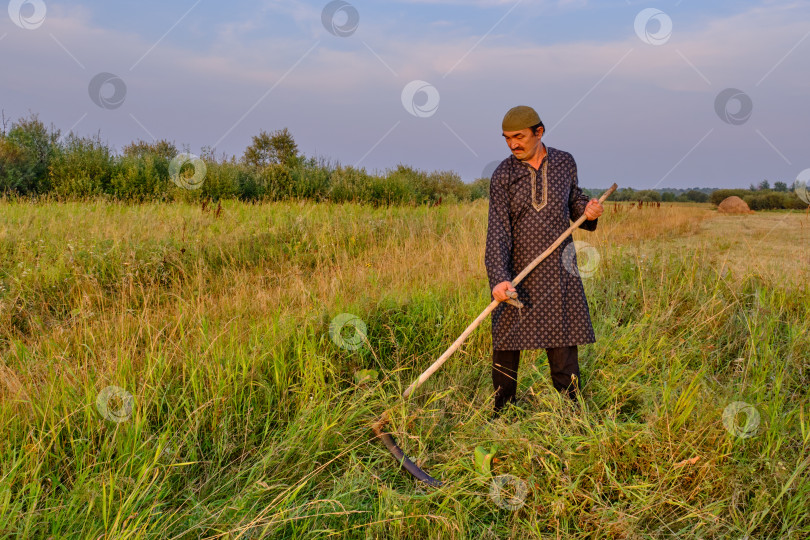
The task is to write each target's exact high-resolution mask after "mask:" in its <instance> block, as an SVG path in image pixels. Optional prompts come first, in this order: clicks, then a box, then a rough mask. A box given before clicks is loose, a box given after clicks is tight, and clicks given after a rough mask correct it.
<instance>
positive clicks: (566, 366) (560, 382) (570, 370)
mask: <svg viewBox="0 0 810 540" xmlns="http://www.w3.org/2000/svg"><path fill="white" fill-rule="evenodd" d="M546 355H547V356H548V365H549V368H550V370H551V382H552V384H553V385H554V388H556V389H557V391H559V392H560V393H561V394H562V395H564V396H568V397H569V398H571V399H574V400H576V393H577V392H579V390H580V388H579V361H578V358H577V356H578V351H577V346H576V345H574V346H573V347H554V348H550V349H546ZM519 365H520V351H492V384H493V385H494V386H495V411H496V412H497V411H500V410H501V409H502V408H503V406H504V405H506V403H507V402H509V401H512V402H514V401H515V394H516V393H517V373H518V366H519ZM572 375H574V376H576V379H575V380H574V381H572V380H571V376H572Z"/></svg>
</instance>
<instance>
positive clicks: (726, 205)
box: [717, 195, 754, 214]
mask: <svg viewBox="0 0 810 540" xmlns="http://www.w3.org/2000/svg"><path fill="white" fill-rule="evenodd" d="M717 211H718V212H722V213H724V214H753V213H754V211H753V210H751V209H750V208H749V207H748V203H746V202H745V201H744V200H742V199H741V198H739V197H737V196H736V195H732V196H731V197H726V198H725V199H723V202H721V203H720V205H719V206H718V207H717Z"/></svg>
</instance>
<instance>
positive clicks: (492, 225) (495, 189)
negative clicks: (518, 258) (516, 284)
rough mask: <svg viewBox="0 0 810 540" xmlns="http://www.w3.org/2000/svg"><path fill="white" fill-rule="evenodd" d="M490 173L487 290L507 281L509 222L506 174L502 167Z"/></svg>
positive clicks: (510, 233) (509, 251)
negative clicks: (488, 286) (488, 284)
mask: <svg viewBox="0 0 810 540" xmlns="http://www.w3.org/2000/svg"><path fill="white" fill-rule="evenodd" d="M500 169H501V170H500V171H499V170H496V171H495V172H494V173H493V174H492V180H491V182H490V184H489V217H488V218H487V245H486V252H485V254H484V264H485V265H486V268H487V275H488V277H489V283H490V289H492V288H493V287H495V285H497V284H498V283H501V282H503V281H511V280H512V273H511V266H512V265H511V259H512V224H511V221H510V217H509V197H508V193H507V191H506V187H505V184H506V181H507V179H508V173H507V172H506V169H505V168H504V167H501V168H500Z"/></svg>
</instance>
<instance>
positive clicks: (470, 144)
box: [0, 0, 810, 185]
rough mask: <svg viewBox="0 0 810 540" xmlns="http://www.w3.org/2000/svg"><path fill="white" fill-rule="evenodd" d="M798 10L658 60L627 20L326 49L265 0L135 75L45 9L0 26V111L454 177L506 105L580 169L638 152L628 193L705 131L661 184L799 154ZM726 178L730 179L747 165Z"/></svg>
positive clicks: (88, 30)
mask: <svg viewBox="0 0 810 540" xmlns="http://www.w3.org/2000/svg"><path fill="white" fill-rule="evenodd" d="M407 3H426V2H419V0H411V2H407ZM565 3H566V2H548V3H546V4H549V5H551V4H553V5H561V4H565ZM480 4H481V5H484V4H486V5H491V6H492V7H497V6H500V5H501V3H499V2H495V1H492V2H486V1H484V2H481V3H480ZM511 5H513V3H511V2H507V3H503V6H511ZM804 6H805V4H795V5H790V6H788V5H780V6H773V5H769V6H767V7H757V8H754V9H750V10H748V11H745V12H741V13H739V14H737V15H734V16H731V17H725V18H716V19H706V20H704V21H702V22H701V23H700V24H691V25H689V26H687V25H685V24H681V23H680V20H679V18H678V17H677V16H676V14H673V15H672V16H673V23H674V31H673V35H672V38H671V39H670V41H669V42H667V44H666V45H663V46H659V47H656V46H650V45H647V44H645V43H642V42H641V41H640V40H639V39H638V38H637V37H636V36H635V34H634V33H633V31H632V20H629V21H628V24H627V33H626V35H625V36H624V37H623V38H621V39H614V40H611V41H604V40H603V41H596V40H593V41H584V40H583V41H574V42H572V41H568V42H564V43H521V44H515V42H514V40H513V38H512V37H511V36H510V35H509V33H508V32H507V30H506V26H504V28H502V29H499V28H496V29H495V30H494V31H492V33H491V34H489V35H487V36H486V38H485V39H483V40H482V39H481V37H482V35H483V34H482V33H480V32H479V33H467V34H462V32H463V29H458V28H457V29H455V30H454V31H453V32H448V31H447V27H446V26H442V25H438V26H435V27H433V28H427V27H424V26H420V27H419V32H415V31H414V30H413V28H411V27H410V26H409V25H404V24H401V21H398V20H384V19H380V20H375V21H371V20H367V19H363V18H361V21H362V22H361V30H362V31H360V30H359V31H358V32H357V33H356V34H355V35H353V36H351V37H350V38H337V37H335V36H332V35H330V34H328V33H327V32H326V31H325V29H324V28H323V26H322V25H321V21H320V10H319V9H317V8H314V7H312V6H308V5H306V4H302V3H299V2H293V1H290V0H266V1H265V2H264V3H263V4H261V8H260V10H259V12H257V13H256V14H254V16H252V17H251V18H250V19H246V20H244V21H225V22H221V23H219V24H218V25H216V26H215V27H214V29H213V32H212V34H211V43H210V46H209V47H208V48H207V49H204V50H203V49H199V48H192V47H183V46H180V45H178V44H177V43H178V42H175V41H171V40H169V39H167V40H165V41H163V42H161V43H160V45H159V46H157V47H156V48H155V49H154V50H152V51H151V52H150V53H149V54H148V55H147V56H146V57H145V58H144V59H143V61H141V62H140V63H139V64H138V65H137V67H135V69H131V68H132V66H133V64H134V63H135V62H136V61H137V60H138V59H139V58H141V57H142V56H143V55H144V53H145V52H146V51H148V50H149V49H150V47H152V46H153V45H154V42H153V41H151V40H149V39H146V38H144V37H142V36H139V35H138V34H136V33H134V32H131V33H122V32H114V31H111V30H108V29H105V28H101V27H98V26H96V25H94V24H93V23H92V22H91V17H90V15H91V14H90V13H89V12H88V11H87V10H86V9H83V8H81V7H80V6H77V7H75V8H70V9H67V8H59V6H56V7H55V8H54V9H52V10H50V11H49V15H48V20H47V24H46V25H44V26H43V27H42V28H41V29H40V30H37V31H28V32H26V31H14V30H13V29H12V31H9V35H8V36H7V37H6V38H5V39H4V40H3V41H0V50H3V51H9V50H10V51H13V53H11V54H8V53H7V52H4V53H3V54H2V55H0V69H2V70H3V72H4V84H3V90H4V95H3V106H4V107H11V109H13V110H14V111H17V112H18V113H24V112H25V111H27V110H28V109H31V110H34V111H38V112H40V113H42V117H43V119H46V120H48V121H50V120H53V121H54V122H55V123H57V125H59V126H60V127H62V128H63V129H67V128H68V127H69V126H70V125H72V124H73V123H74V122H76V120H77V119H78V118H79V117H80V116H81V115H82V114H84V113H87V116H86V117H85V118H84V120H82V121H81V123H80V124H79V125H78V126H77V130H78V131H80V132H83V133H88V132H91V133H92V132H95V131H96V130H98V129H100V130H101V131H102V133H103V134H104V135H106V136H108V137H110V140H111V141H113V142H115V143H116V144H117V145H118V146H119V147H120V146H122V145H123V144H125V143H126V142H129V141H131V140H133V139H135V138H137V137H144V138H148V134H147V131H148V132H149V133H152V134H154V135H155V136H157V137H159V138H163V137H166V138H169V139H175V140H177V141H178V143H188V144H189V145H190V146H192V147H193V148H195V149H196V148H199V147H200V146H203V145H210V144H213V143H214V142H215V141H218V140H220V139H222V137H223V135H224V134H225V133H226V132H228V130H231V128H233V129H232V131H231V132H230V133H229V134H228V135H227V137H225V138H224V139H222V143H221V144H220V147H219V149H220V150H224V151H227V152H229V153H234V154H239V153H241V150H242V149H243V148H244V147H245V146H246V144H248V143H249V139H250V136H251V135H253V134H255V133H257V132H258V130H259V129H277V128H281V127H283V126H289V127H290V128H291V130H292V132H293V134H294V135H295V136H296V140H297V141H298V142H299V146H300V147H301V148H302V150H303V151H305V152H308V153H310V154H312V153H314V152H315V151H318V152H320V153H322V154H325V155H327V156H331V157H333V158H335V159H339V160H341V161H343V162H349V163H351V162H354V161H355V160H357V159H359V158H361V157H362V156H363V155H365V154H366V153H367V151H368V150H369V149H370V148H372V146H374V145H375V144H377V146H376V147H375V149H374V151H373V152H372V153H370V154H369V155H368V157H367V159H366V161H365V162H364V164H365V165H367V166H369V167H370V168H374V167H384V166H393V165H394V164H396V163H397V162H400V161H401V162H406V163H412V164H414V165H416V166H418V167H421V168H426V169H433V168H441V169H451V168H452V169H456V170H460V171H461V172H462V174H463V175H464V176H465V178H467V179H471V178H472V177H474V176H475V175H477V174H478V173H479V172H480V170H481V169H482V168H483V166H484V165H485V164H486V163H488V162H489V161H491V160H492V159H495V158H498V157H503V156H502V153H503V151H504V148H503V144H502V141H500V140H499V138H498V133H497V125H498V122H499V121H500V116H502V114H503V111H505V110H506V109H507V108H508V106H511V105H512V104H515V103H529V104H537V105H538V106H539V107H540V106H542V108H543V112H542V113H541V116H543V118H544V121H545V122H546V124H547V125H549V126H551V125H554V124H557V123H559V126H558V128H557V129H556V130H554V132H553V137H554V139H553V140H554V141H555V144H557V143H559V144H563V145H573V144H575V145H577V146H578V147H579V148H581V149H582V150H583V154H585V155H584V156H583V158H582V159H580V160H578V162H579V163H580V165H581V170H582V171H583V172H584V173H588V172H591V173H592V172H594V171H597V170H598V169H599V167H611V168H613V169H614V170H622V169H621V167H624V166H626V165H623V164H622V163H621V158H622V156H623V155H624V154H626V153H627V152H628V151H629V150H628V149H631V148H634V149H639V148H643V149H647V154H648V156H647V157H646V158H644V159H643V160H642V161H641V162H639V163H637V164H635V166H634V167H632V168H628V169H627V170H626V171H623V173H624V174H627V175H633V176H632V178H634V179H638V180H639V181H640V179H643V178H652V179H653V180H656V181H657V180H658V178H660V177H661V176H662V175H663V174H664V173H666V172H667V170H669V169H670V168H671V167H672V166H673V165H674V164H675V163H676V162H678V160H679V159H680V158H681V157H682V156H683V155H684V154H685V153H686V151H688V150H689V149H690V148H691V146H692V145H694V143H695V142H697V141H698V140H700V138H701V137H702V136H703V135H704V134H705V133H706V132H707V131H708V129H710V128H713V129H715V130H716V133H717V134H718V135H717V136H715V135H712V136H710V137H708V138H707V139H706V140H705V142H704V143H702V144H701V146H700V148H698V149H696V150H695V151H694V152H693V154H692V155H691V156H690V158H689V159H688V160H685V161H684V162H683V164H681V165H680V166H679V167H678V169H676V170H675V171H674V172H673V173H672V174H671V176H670V177H669V178H670V179H671V180H672V181H673V182H674V181H676V180H678V179H679V178H682V177H685V176H686V175H691V177H694V174H695V171H696V170H699V169H700V165H699V163H701V160H703V161H702V163H703V166H704V167H705V168H707V169H708V168H713V167H714V168H717V167H718V166H717V165H716V164H714V163H713V162H712V164H711V165H707V163H708V162H709V160H711V159H712V158H711V156H708V157H707V156H703V155H702V154H701V152H703V150H704V148H705V149H706V150H708V149H711V150H712V151H713V152H715V153H716V154H717V155H718V156H722V157H723V158H724V159H728V158H729V156H733V155H734V152H738V151H739V150H740V149H742V148H749V149H750V148H752V147H755V148H757V151H758V152H760V155H762V153H763V152H764V153H765V154H766V155H767V156H768V159H770V158H773V159H774V160H775V163H776V165H774V164H773V163H771V162H770V161H769V163H768V166H779V165H780V163H781V161H782V160H781V159H780V158H779V157H778V155H776V153H774V152H773V151H772V150H771V149H770V148H766V147H764V146H763V145H764V144H765V143H764V141H763V140H762V138H761V137H760V136H758V135H757V134H756V132H755V131H754V129H759V130H760V131H761V133H763V134H765V135H767V137H768V139H769V140H770V141H772V142H773V143H774V144H775V145H776V146H777V147H778V148H779V149H780V151H781V152H782V153H783V154H784V155H786V156H788V157H789V158H790V157H791V156H795V155H803V154H801V153H800V152H801V151H802V150H800V148H799V142H797V141H800V140H802V139H801V137H802V136H803V134H802V133H801V126H802V125H806V123H807V122H808V121H810V118H808V112H807V111H806V107H804V106H803V103H804V97H803V96H805V95H806V94H807V92H808V90H810V88H808V86H810V80H808V78H807V77H806V73H807V72H808V68H809V67H810V65H808V58H809V57H810V55H808V54H807V48H808V47H810V38H808V39H807V40H805V41H804V42H803V43H800V40H801V39H802V37H803V36H805V35H806V33H807V26H806V13H805V12H804V11H803V10H804ZM507 9H508V8H507ZM279 17H282V18H287V19H289V20H291V21H293V22H294V23H295V25H296V28H297V30H294V31H290V32H287V33H285V34H284V35H277V34H276V35H266V34H265V33H264V32H263V29H264V27H265V26H264V25H263V22H262V21H263V19H262V18H271V19H273V18H276V19H277V18H279ZM285 20H286V19H285ZM450 22H452V21H450ZM0 34H2V32H0ZM50 34H52V35H53V38H55V39H56V40H58V41H59V42H60V43H61V44H63V45H64V47H65V48H66V49H67V50H68V51H69V53H70V54H72V55H73V56H74V57H75V58H76V59H77V60H79V61H80V62H81V63H82V64H83V65H84V66H85V68H86V69H81V68H80V67H79V66H78V65H77V63H76V62H74V60H72V59H71V57H70V56H69V54H68V53H67V52H65V51H64V50H62V48H61V47H60V45H58V44H57V43H56V41H55V40H54V39H52V38H51V36H50ZM316 43H317V46H315V47H314V48H313V46H314V45H315V44H316ZM797 43H799V45H798V46H796V45H797ZM794 47H795V50H794V51H793V52H792V53H790V54H787V53H788V51H790V50H791V48H794ZM307 51H310V52H309V54H307V55H306V56H304V55H305V53H307ZM786 54H787V56H786ZM777 64H778V65H777ZM294 66H295V67H294ZM451 70H452V71H451ZM101 71H109V72H112V73H115V74H117V75H119V76H120V77H121V78H122V79H123V80H124V81H125V82H126V83H127V86H128V93H127V99H126V102H125V104H124V105H123V106H122V107H121V109H119V110H116V111H104V110H100V109H99V108H97V107H95V106H94V105H93V104H92V103H91V101H90V100H89V98H88V95H87V85H88V82H89V80H90V78H91V77H92V76H93V75H95V74H96V73H98V72H101ZM769 71H770V74H768V75H767V77H765V78H764V79H763V76H765V75H766V74H767V73H768V72H769ZM448 72H449V74H448ZM414 79H419V80H425V81H428V82H429V83H431V84H433V85H435V86H436V88H437V89H438V91H439V92H440V94H441V102H440V106H439V111H438V113H437V114H436V115H435V116H434V117H431V118H429V119H416V118H413V117H410V116H409V115H408V114H407V112H405V111H404V109H403V107H402V105H401V100H400V93H401V91H402V89H403V88H404V87H405V85H406V84H407V83H408V82H410V81H411V80H414ZM707 80H708V81H709V82H707ZM760 81H761V82H760ZM730 86H733V87H739V88H741V89H743V90H745V91H746V92H749V93H750V94H751V96H752V98H753V100H754V111H755V112H754V115H753V116H752V120H751V123H750V124H749V125H746V126H744V129H740V130H736V131H730V130H726V131H722V132H721V130H725V129H726V126H724V125H723V124H721V123H720V122H719V120H718V119H717V118H716V117H715V116H714V113H713V109H712V102H713V99H714V96H715V95H716V94H717V93H718V92H719V91H720V90H722V89H723V88H726V87H730ZM271 89H272V91H271ZM249 111H250V112H249ZM7 112H9V109H7ZM133 117H134V118H135V119H137V122H136V121H135V120H133ZM243 117H244V118H243ZM754 122H758V123H757V124H756V126H754ZM392 126H396V127H395V128H392ZM448 126H449V128H448ZM493 126H495V128H493ZM144 128H145V129H144ZM749 128H750V129H749ZM392 129H393V131H390V134H389V135H388V136H387V137H385V139H384V140H383V141H380V138H381V137H383V135H385V134H386V133H389V130H392ZM451 129H452V132H451V131H450V130H451ZM746 129H747V130H748V131H745V130H746ZM606 133H610V134H611V135H610V136H609V137H607V138H606ZM550 136H551V134H550ZM752 141H753V142H752ZM470 149H472V151H474V152H475V153H476V154H478V155H477V156H475V155H473V154H472V152H471V150H470ZM768 153H770V154H768ZM587 156H592V157H591V158H588V157H587ZM724 166H725V165H724ZM756 166H759V165H758V164H757V165H756ZM781 166H784V164H782V165H781ZM736 167H738V168H737V169H735V170H737V171H738V172H729V173H728V174H729V176H732V175H735V176H739V175H740V172H739V171H742V170H743V169H744V165H736ZM631 169H632V170H631ZM662 169H663V170H662ZM720 170H722V168H720ZM751 170H752V171H753V172H751V174H760V173H759V171H758V170H757V169H756V167H754V168H752V169H751ZM785 170H786V169H785ZM682 175H683V176H682ZM690 185H694V182H690ZM745 185H747V183H746V184H745Z"/></svg>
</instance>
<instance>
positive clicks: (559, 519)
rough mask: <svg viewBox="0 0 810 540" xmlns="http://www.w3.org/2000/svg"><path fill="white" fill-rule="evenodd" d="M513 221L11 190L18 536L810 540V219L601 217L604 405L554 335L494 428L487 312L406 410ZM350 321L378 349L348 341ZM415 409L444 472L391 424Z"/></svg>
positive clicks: (482, 287)
mask: <svg viewBox="0 0 810 540" xmlns="http://www.w3.org/2000/svg"><path fill="white" fill-rule="evenodd" d="M486 221H487V202H486V201H484V200H478V201H475V202H473V203H465V204H459V205H444V206H440V207H436V208H428V207H421V208H420V207H417V208H410V207H392V208H378V209H372V208H369V207H361V206H356V205H351V204H345V205H335V204H325V203H322V204H312V203H295V202H290V203H275V204H264V205H251V204H244V203H237V202H233V201H231V202H225V203H224V204H223V207H222V213H221V215H220V216H219V217H216V216H215V214H214V212H213V211H210V210H209V211H205V212H203V211H201V209H200V207H199V206H192V205H186V204H182V203H174V204H168V205H165V204H143V205H117V204H112V203H107V202H75V203H40V204H28V203H20V202H10V201H6V202H0V255H2V256H0V356H1V359H2V361H0V429H2V434H3V435H2V439H0V440H1V441H2V442H0V445H1V446H0V536H2V537H19V538H222V539H231V538H265V537H266V538H316V537H317V538H321V537H333V538H359V539H372V538H402V539H419V538H442V539H445V538H454V539H455V538H458V539H461V538H516V539H517V538H520V539H523V538H658V537H678V538H746V537H747V538H807V537H808V536H809V535H810V457H809V456H810V454H809V453H808V449H810V400H809V399H808V384H809V383H810V362H808V359H810V289H808V276H809V275H810V270H808V269H809V268H810V219H808V218H807V217H806V216H805V214H804V213H803V212H801V211H792V212H791V211H780V212H759V213H757V214H755V215H750V216H722V215H718V214H717V213H716V212H715V211H713V210H712V209H711V206H710V205H708V204H692V205H690V204H673V205H668V204H662V207H661V208H643V209H640V210H639V209H629V208H627V207H626V206H622V207H621V211H617V209H616V208H615V207H614V206H613V205H610V204H607V205H606V211H605V214H604V215H603V217H602V218H600V223H599V226H598V229H597V231H596V232H593V233H589V232H585V231H577V232H576V233H575V239H576V240H580V241H585V242H588V243H589V244H591V245H593V246H594V247H595V248H596V250H597V252H598V254H599V260H598V261H596V260H595V259H593V260H592V261H593V265H594V267H595V272H594V273H593V275H591V276H590V277H587V278H585V279H583V282H584V284H585V290H586V294H587V296H588V300H589V305H590V309H591V316H592V320H593V324H594V329H595V331H596V336H597V340H598V341H597V343H596V344H593V345H588V346H583V347H580V364H581V366H582V376H583V384H584V391H583V398H584V401H583V404H582V405H583V407H582V409H577V408H575V407H573V406H572V405H571V404H569V403H566V402H564V401H562V400H561V399H560V398H559V396H558V395H557V394H556V393H555V391H554V390H553V388H552V387H551V384H550V379H549V376H548V368H547V366H546V359H545V353H544V352H543V351H542V350H538V351H526V352H524V354H523V358H522V361H521V371H520V384H519V387H518V397H519V398H521V399H520V402H519V404H518V406H517V407H515V408H513V409H512V410H510V411H509V416H508V417H507V418H505V419H499V420H496V421H490V420H489V416H490V411H491V408H492V382H491V379H490V372H491V336H490V324H489V320H486V321H485V322H484V323H483V324H482V325H481V326H480V327H479V328H478V329H477V330H476V331H475V332H474V333H473V335H472V336H470V338H469V339H468V340H467V342H465V344H464V345H463V346H462V348H461V349H460V350H459V351H458V352H456V354H455V355H454V356H453V357H451V358H450V360H448V361H447V362H446V363H445V365H444V366H443V367H442V368H441V369H440V370H439V371H438V372H437V373H436V374H435V375H434V376H433V377H432V378H431V379H429V380H428V381H427V382H426V383H425V384H424V385H423V386H422V387H421V388H420V389H419V391H418V392H416V394H415V395H414V396H413V397H412V398H411V399H410V400H409V402H408V403H406V404H401V403H400V402H399V401H398V396H399V394H401V392H402V391H403V390H404V388H405V387H406V386H407V385H408V384H410V382H411V381H412V380H413V379H414V378H416V376H418V374H419V373H421V372H422V371H423V370H424V369H425V368H426V367H427V366H428V365H429V364H430V363H432V362H433V361H434V360H435V359H436V358H438V356H439V355H440V354H441V353H442V352H444V350H445V349H446V348H447V347H448V346H449V345H450V344H451V343H452V342H453V341H454V340H455V338H456V337H457V336H458V335H460V334H461V332H462V331H463V330H464V328H466V326H467V325H468V324H469V323H470V322H472V320H473V319H474V318H475V317H476V316H477V315H478V314H479V313H480V312H481V311H482V310H483V309H484V308H485V307H486V306H487V304H488V303H489V301H490V294H489V291H488V287H487V279H486V272H485V268H484V241H485V237H486ZM580 262H581V263H582V261H580ZM589 262H591V260H589ZM344 313H347V314H352V315H354V316H356V317H358V318H359V319H360V320H362V321H363V323H364V324H365V327H366V332H365V339H364V340H362V343H360V347H359V348H356V349H355V348H354V347H348V346H346V345H345V343H346V341H343V343H344V346H342V347H341V346H339V345H338V343H341V339H340V338H339V337H337V336H336V335H335V332H332V333H331V334H330V322H331V321H333V320H334V319H335V318H336V317H338V316H339V315H341V314H344ZM353 331H354V328H353V327H351V326H347V327H344V329H343V331H342V332H341V333H340V334H339V336H342V338H343V339H344V340H351V339H354V338H356V337H357V334H354V333H353ZM333 336H334V337H335V339H333ZM352 343H354V342H353V341H352ZM362 369H373V370H375V371H376V372H377V373H378V374H379V377H378V379H376V380H370V381H366V382H357V379H356V377H355V375H356V374H357V372H358V371H359V370H362ZM735 404H736V405H735ZM394 405H395V406H394ZM391 406H394V408H393V411H392V421H391V425H390V426H389V428H390V429H391V430H392V432H393V433H394V434H395V435H396V437H397V440H398V441H399V443H400V445H401V446H402V447H403V448H404V449H405V451H406V452H407V453H408V454H409V455H410V456H411V457H412V458H413V459H414V460H415V461H417V463H418V464H419V465H420V466H423V467H424V468H425V469H427V470H428V471H429V472H430V473H431V474H433V475H434V476H437V477H439V478H441V479H442V480H444V481H446V483H447V485H446V486H445V487H443V488H441V489H438V490H433V489H430V488H427V487H425V486H423V485H420V484H418V483H417V482H416V481H414V480H413V479H412V478H411V477H409V476H407V475H406V474H404V473H402V472H400V471H398V470H397V466H396V463H395V461H394V460H393V458H392V457H391V455H390V454H389V453H388V452H387V451H386V450H385V448H384V447H383V446H382V444H380V443H379V441H377V440H375V439H374V438H373V433H372V432H371V430H370V429H369V425H370V423H371V422H372V421H373V420H375V419H376V418H377V417H378V416H379V415H380V414H381V413H382V412H383V411H384V410H385V409H386V408H388V407H391ZM738 410H741V412H739V414H736V415H735V411H738ZM724 412H725V421H724ZM492 445H498V447H499V448H498V449H497V451H496V452H495V457H494V459H493V460H492V465H491V467H492V471H491V474H490V475H486V474H485V473H484V472H482V471H480V470H477V469H476V467H475V463H474V460H473V456H474V452H475V449H476V447H478V446H482V447H485V448H487V449H489V448H490V447H491V446H492ZM507 475H508V476H507ZM499 486H503V487H499Z"/></svg>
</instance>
